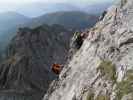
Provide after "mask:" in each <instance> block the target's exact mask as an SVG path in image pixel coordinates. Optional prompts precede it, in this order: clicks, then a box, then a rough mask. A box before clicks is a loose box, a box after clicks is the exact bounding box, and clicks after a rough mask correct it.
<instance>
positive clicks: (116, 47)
mask: <svg viewBox="0 0 133 100" xmlns="http://www.w3.org/2000/svg"><path fill="white" fill-rule="evenodd" d="M86 33H87V34H88V37H87V39H86V40H85V41H84V43H83V45H82V47H81V48H80V49H79V50H78V51H77V52H76V54H75V55H74V56H73V58H72V60H71V61H70V62H69V64H68V66H66V67H65V68H64V69H63V70H62V73H61V74H60V78H59V81H54V82H53V83H52V84H51V87H50V89H49V90H48V92H47V94H46V95H45V96H44V99H43V100H133V88H132V86H133V84H132V83H133V1H132V0H121V1H120V2H119V3H118V4H116V5H113V6H112V7H110V8H109V9H108V11H107V14H106V15H105V17H104V18H103V19H102V20H101V21H99V22H98V23H97V24H96V25H95V26H94V27H93V28H92V29H90V31H89V32H86Z"/></svg>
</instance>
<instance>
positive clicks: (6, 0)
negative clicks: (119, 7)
mask: <svg viewBox="0 0 133 100" xmlns="http://www.w3.org/2000/svg"><path fill="white" fill-rule="evenodd" d="M112 1H114V0H0V13H2V12H7V11H16V10H18V9H20V8H21V9H22V8H23V9H27V8H26V7H27V6H26V5H29V4H34V5H35V4H37V3H41V4H43V3H69V4H75V5H76V4H77V5H78V6H81V4H87V5H89V4H95V3H107V2H112ZM36 2H37V3H36ZM20 13H21V12H20Z"/></svg>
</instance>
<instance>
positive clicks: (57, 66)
mask: <svg viewBox="0 0 133 100" xmlns="http://www.w3.org/2000/svg"><path fill="white" fill-rule="evenodd" d="M62 67H63V66H62V65H60V64H53V65H52V71H53V72H54V73H55V74H56V75H59V74H60V72H61V70H62Z"/></svg>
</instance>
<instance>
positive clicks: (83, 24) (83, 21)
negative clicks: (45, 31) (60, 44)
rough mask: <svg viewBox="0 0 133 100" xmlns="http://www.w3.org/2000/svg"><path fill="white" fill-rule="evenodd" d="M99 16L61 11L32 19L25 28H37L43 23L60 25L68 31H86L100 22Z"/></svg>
mask: <svg viewBox="0 0 133 100" xmlns="http://www.w3.org/2000/svg"><path fill="white" fill-rule="evenodd" d="M98 17H99V15H94V14H87V13H85V12H81V11H60V12H55V13H48V14H44V15H42V16H40V17H37V18H34V19H32V20H31V21H30V22H28V23H26V24H25V26H30V27H36V26H39V25H42V24H43V23H45V24H48V25H53V24H59V25H63V26H64V27H66V28H68V29H77V30H80V29H84V28H87V27H91V26H93V25H94V24H95V23H96V22H97V21H98Z"/></svg>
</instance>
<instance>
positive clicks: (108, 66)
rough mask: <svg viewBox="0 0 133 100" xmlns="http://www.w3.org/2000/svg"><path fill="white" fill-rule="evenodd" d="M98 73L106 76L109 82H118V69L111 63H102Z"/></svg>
mask: <svg viewBox="0 0 133 100" xmlns="http://www.w3.org/2000/svg"><path fill="white" fill-rule="evenodd" d="M97 71H100V72H101V75H102V76H105V77H106V79H107V80H111V81H113V82H116V78H117V77H116V67H115V65H114V64H112V62H111V61H102V62H101V63H100V65H99V67H98V68H97Z"/></svg>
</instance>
